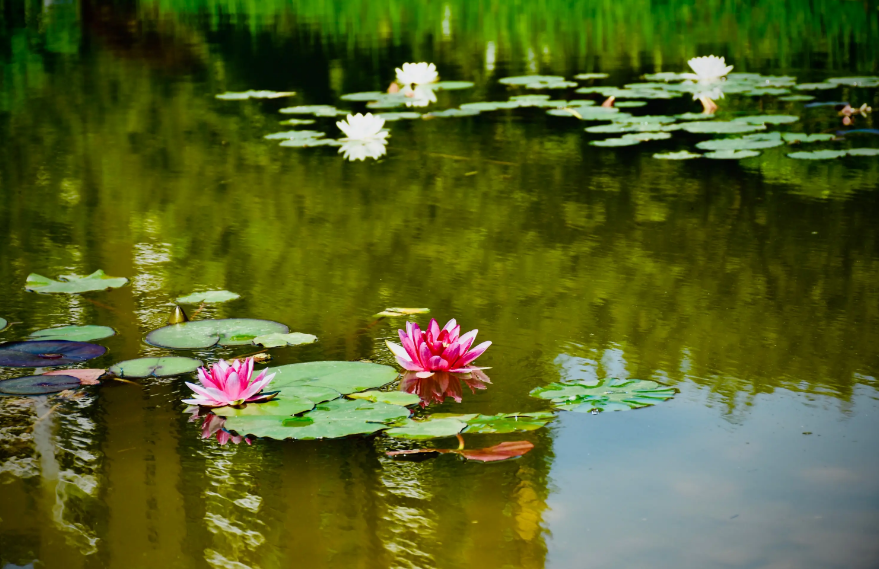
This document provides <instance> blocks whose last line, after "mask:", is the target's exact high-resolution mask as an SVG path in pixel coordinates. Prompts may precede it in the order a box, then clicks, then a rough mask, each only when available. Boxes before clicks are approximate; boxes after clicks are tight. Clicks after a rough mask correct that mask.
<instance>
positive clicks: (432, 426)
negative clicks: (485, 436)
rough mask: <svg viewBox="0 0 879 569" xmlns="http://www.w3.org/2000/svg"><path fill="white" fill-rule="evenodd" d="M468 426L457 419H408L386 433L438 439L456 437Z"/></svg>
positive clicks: (406, 437)
mask: <svg viewBox="0 0 879 569" xmlns="http://www.w3.org/2000/svg"><path fill="white" fill-rule="evenodd" d="M466 427H467V423H464V422H463V421H459V420H457V419H427V420H424V421H413V420H412V419H409V420H407V421H406V422H405V423H404V424H403V425H402V426H400V427H394V428H393V429H388V430H387V431H385V433H386V434H388V435H390V436H392V437H395V438H401V439H436V438H440V437H454V436H455V435H457V434H458V433H460V432H461V431H463V430H464V429H465V428H466Z"/></svg>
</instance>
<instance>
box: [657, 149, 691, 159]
mask: <svg viewBox="0 0 879 569" xmlns="http://www.w3.org/2000/svg"><path fill="white" fill-rule="evenodd" d="M653 157H654V158H658V159H659V160H692V159H693V158H702V155H701V154H693V153H692V152H688V151H686V150H681V151H680V152H661V153H658V154H654V155H653Z"/></svg>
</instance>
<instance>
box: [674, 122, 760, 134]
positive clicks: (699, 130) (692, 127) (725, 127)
mask: <svg viewBox="0 0 879 569" xmlns="http://www.w3.org/2000/svg"><path fill="white" fill-rule="evenodd" d="M681 129H682V130H685V131H687V132H692V133H696V134H740V133H746V132H756V131H758V130H766V125H763V124H749V123H745V122H735V121H701V122H688V123H684V124H682V125H681Z"/></svg>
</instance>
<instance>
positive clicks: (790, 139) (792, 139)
mask: <svg viewBox="0 0 879 569" xmlns="http://www.w3.org/2000/svg"><path fill="white" fill-rule="evenodd" d="M781 138H782V140H784V141H785V142H787V143H788V144H794V143H797V144H802V143H807V142H826V141H828V140H833V139H834V138H836V137H835V136H834V135H832V134H820V133H819V134H804V133H802V132H783V133H781Z"/></svg>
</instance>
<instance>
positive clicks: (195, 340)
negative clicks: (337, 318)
mask: <svg viewBox="0 0 879 569" xmlns="http://www.w3.org/2000/svg"><path fill="white" fill-rule="evenodd" d="M289 331H290V329H289V328H287V326H285V325H283V324H281V323H280V322H272V321H271V320H256V319H252V318H226V319H221V320H195V321H193V322H183V323H181V324H172V325H170V326H164V327H162V328H159V329H157V330H153V331H152V332H150V333H149V334H147V336H146V341H147V342H148V343H150V344H152V345H153V346H159V347H162V348H171V349H172V350H194V349H199V348H210V347H211V346H215V345H217V344H219V345H221V346H243V345H245V344H250V343H251V342H252V341H253V340H254V338H257V337H259V336H264V335H266V334H286V333H288V332H289Z"/></svg>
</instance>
